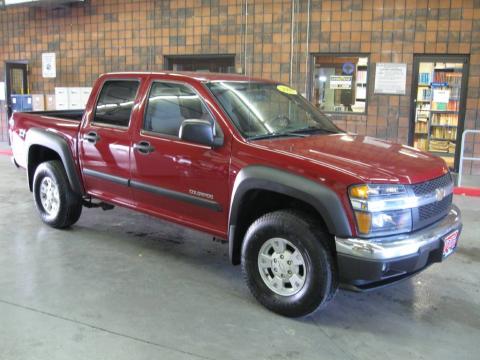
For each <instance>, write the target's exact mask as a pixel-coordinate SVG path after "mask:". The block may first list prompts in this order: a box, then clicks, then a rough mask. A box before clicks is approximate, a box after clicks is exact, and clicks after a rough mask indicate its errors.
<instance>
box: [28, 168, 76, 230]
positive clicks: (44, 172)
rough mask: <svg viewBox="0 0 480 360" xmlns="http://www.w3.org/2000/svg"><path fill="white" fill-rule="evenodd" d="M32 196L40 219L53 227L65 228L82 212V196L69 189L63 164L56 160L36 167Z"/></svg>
mask: <svg viewBox="0 0 480 360" xmlns="http://www.w3.org/2000/svg"><path fill="white" fill-rule="evenodd" d="M33 197H34V200H35V205H36V207H37V210H38V212H39V213H40V218H41V219H42V221H43V222H44V223H46V224H48V225H50V226H52V227H54V228H57V229H63V228H67V227H69V226H71V225H73V224H75V223H76V222H77V221H78V219H79V218H80V215H81V214H82V197H81V195H79V194H76V193H74V192H73V191H72V190H71V188H70V185H69V183H68V177H67V174H66V172H65V169H64V167H63V164H62V163H61V162H60V161H58V160H53V161H47V162H44V163H42V164H40V165H39V166H38V167H37V169H36V170H35V175H34V178H33Z"/></svg>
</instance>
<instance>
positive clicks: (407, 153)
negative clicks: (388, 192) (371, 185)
mask: <svg viewBox="0 0 480 360" xmlns="http://www.w3.org/2000/svg"><path fill="white" fill-rule="evenodd" d="M256 144H258V145H260V146H262V147H265V148H268V149H269V150H272V151H275V152H280V153H284V154H286V155H289V156H293V157H296V158H302V159H303V160H306V161H309V162H312V163H315V164H318V165H320V166H322V167H328V168H330V169H332V170H336V171H339V172H342V173H344V174H349V175H351V176H352V177H354V178H357V179H358V180H359V181H362V182H367V183H368V182H375V183H380V182H386V183H400V184H415V183H419V182H423V181H427V180H430V179H434V178H436V177H439V176H442V175H443V174H445V173H446V172H448V167H447V166H446V164H445V162H444V161H443V160H442V159H441V158H439V157H437V156H433V155H430V154H427V153H425V152H422V151H419V150H417V149H414V148H412V147H409V146H405V145H400V144H396V143H392V142H389V141H385V140H379V139H375V138H373V137H369V136H360V135H352V134H333V135H311V136H307V137H304V138H293V137H288V138H276V139H267V140H260V141H257V142H256Z"/></svg>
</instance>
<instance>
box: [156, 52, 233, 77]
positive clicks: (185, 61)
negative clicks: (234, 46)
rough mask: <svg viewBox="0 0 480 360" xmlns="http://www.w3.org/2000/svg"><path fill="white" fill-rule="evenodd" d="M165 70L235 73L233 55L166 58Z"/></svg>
mask: <svg viewBox="0 0 480 360" xmlns="http://www.w3.org/2000/svg"><path fill="white" fill-rule="evenodd" d="M165 68H166V69H167V70H173V71H199V72H214V73H233V72H235V55H214V56H211V55H196V56H188V55H180V56H166V57H165Z"/></svg>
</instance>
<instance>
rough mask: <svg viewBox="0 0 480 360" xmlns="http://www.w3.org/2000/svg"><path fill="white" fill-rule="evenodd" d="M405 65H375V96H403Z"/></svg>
mask: <svg viewBox="0 0 480 360" xmlns="http://www.w3.org/2000/svg"><path fill="white" fill-rule="evenodd" d="M406 84H407V64H403V63H377V65H376V67H375V90H374V93H375V94H388V95H405V89H406Z"/></svg>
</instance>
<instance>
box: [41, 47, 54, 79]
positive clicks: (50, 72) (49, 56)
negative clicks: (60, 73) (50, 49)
mask: <svg viewBox="0 0 480 360" xmlns="http://www.w3.org/2000/svg"><path fill="white" fill-rule="evenodd" d="M55 60H56V59H55V53H43V54H42V75H43V77H44V78H54V77H57V65H56V61H55Z"/></svg>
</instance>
